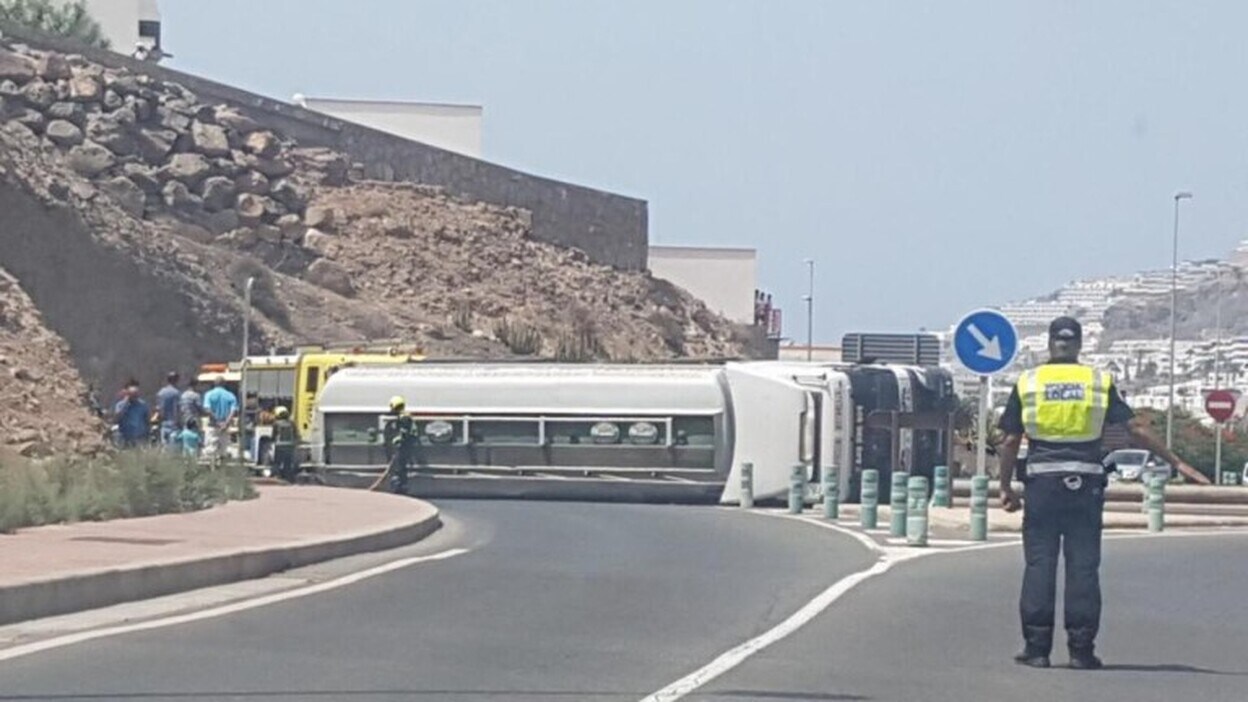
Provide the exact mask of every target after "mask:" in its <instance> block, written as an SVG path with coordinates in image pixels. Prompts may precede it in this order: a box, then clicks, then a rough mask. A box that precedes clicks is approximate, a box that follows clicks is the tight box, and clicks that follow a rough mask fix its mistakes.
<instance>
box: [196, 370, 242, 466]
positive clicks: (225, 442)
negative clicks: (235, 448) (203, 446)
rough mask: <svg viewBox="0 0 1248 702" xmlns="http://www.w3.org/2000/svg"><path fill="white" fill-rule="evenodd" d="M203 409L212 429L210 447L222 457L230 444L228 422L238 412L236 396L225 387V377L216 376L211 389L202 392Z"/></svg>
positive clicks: (232, 419)
mask: <svg viewBox="0 0 1248 702" xmlns="http://www.w3.org/2000/svg"><path fill="white" fill-rule="evenodd" d="M204 409H206V410H208V419H209V421H210V422H211V423H212V428H213V430H214V432H213V433H214V436H213V441H212V444H213V445H212V448H213V450H214V451H215V455H216V456H217V457H218V458H224V457H225V452H226V449H227V448H228V447H229V445H230V422H232V421H234V416H235V415H236V414H238V398H237V397H235V396H234V393H232V392H230V391H229V389H228V388H226V387H225V378H222V377H220V376H218V377H217V379H216V380H215V381H213V385H212V389H211V390H209V391H208V392H206V393H204Z"/></svg>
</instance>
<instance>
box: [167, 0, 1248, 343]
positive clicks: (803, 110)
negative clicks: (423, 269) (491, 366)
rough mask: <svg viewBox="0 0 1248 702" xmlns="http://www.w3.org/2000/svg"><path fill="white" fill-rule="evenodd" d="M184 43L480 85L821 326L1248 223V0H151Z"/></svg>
mask: <svg viewBox="0 0 1248 702" xmlns="http://www.w3.org/2000/svg"><path fill="white" fill-rule="evenodd" d="M160 7H161V10H162V12H163V18H164V38H165V44H166V48H167V49H168V50H169V51H171V52H173V53H174V54H175V55H176V59H175V60H173V61H172V62H170V64H169V65H170V66H171V67H174V68H178V69H181V70H187V71H191V72H194V73H199V74H202V75H205V76H208V77H211V78H215V79H218V80H222V81H226V82H230V83H234V84H237V85H240V86H242V87H245V88H249V89H252V90H255V91H258V92H261V93H264V94H267V95H272V96H275V97H278V98H282V99H287V100H288V99H290V96H291V95H293V94H294V93H296V92H302V93H307V94H309V95H320V96H339V97H376V98H400V99H415V100H428V101H450V102H469V103H479V104H482V105H484V106H485V134H484V148H485V152H486V154H487V156H488V158H489V159H490V160H493V161H497V162H499V163H503V164H506V165H509V166H514V167H517V168H521V169H524V170H528V171H531V172H534V173H538V174H542V175H547V176H552V177H556V178H563V179H567V180H571V181H574V182H577V183H583V184H586V185H590V186H594V187H599V188H604V189H608V190H612V191H616V192H620V193H625V194H628V195H634V196H637V197H641V198H644V199H646V200H648V201H649V203H650V236H651V241H652V242H657V243H663V244H677V243H679V244H710V245H732V246H751V247H756V248H757V249H758V250H759V259H760V267H759V277H760V281H761V284H762V285H763V286H765V287H767V288H769V289H770V290H772V291H773V292H774V294H775V298H776V300H777V302H778V304H780V305H782V306H783V307H785V308H786V309H787V311H788V315H787V324H786V327H787V328H786V331H787V332H789V333H791V334H793V335H795V336H798V337H799V338H804V337H805V329H804V322H803V321H802V320H803V319H804V314H803V313H802V312H801V302H800V296H801V295H802V294H803V292H804V289H805V270H804V267H803V264H802V259H803V258H806V257H812V258H815V259H816V260H817V261H818V282H817V292H816V299H817V305H816V322H815V327H816V337H817V338H819V339H824V340H832V339H835V338H839V335H840V333H841V332H843V331H847V330H853V331H911V330H915V329H917V328H919V327H921V326H927V327H929V328H935V327H944V326H946V325H948V324H950V323H952V322H953V321H955V319H956V318H957V317H958V316H959V315H960V313H962V312H964V311H966V310H968V309H971V308H973V307H977V306H980V305H985V304H996V303H1000V302H1004V301H1006V300H1008V299H1014V298H1022V297H1028V296H1031V295H1036V294H1042V293H1046V292H1048V291H1050V290H1052V289H1053V288H1055V287H1057V286H1058V285H1060V284H1062V283H1063V282H1065V281H1067V280H1070V279H1073V278H1077V277H1083V276H1092V275H1101V274H1109V273H1115V272H1118V273H1123V272H1130V271H1134V270H1137V269H1140V268H1147V267H1166V266H1168V265H1169V260H1170V234H1171V212H1172V209H1171V208H1172V203H1173V201H1172V199H1171V196H1172V195H1173V193H1174V192H1175V190H1176V189H1179V188H1189V189H1191V190H1192V191H1194V192H1195V194H1196V197H1195V199H1194V200H1193V201H1191V202H1189V203H1185V204H1184V208H1185V209H1184V213H1183V223H1182V241H1181V244H1180V254H1181V256H1183V257H1185V258H1201V257H1213V256H1221V255H1223V254H1225V253H1226V252H1228V251H1229V250H1230V249H1232V248H1233V247H1234V246H1235V244H1236V243H1237V242H1238V241H1239V239H1241V238H1243V237H1248V226H1246V225H1248V168H1246V166H1248V163H1246V161H1248V88H1246V87H1245V75H1248V71H1246V69H1248V61H1246V60H1245V59H1246V53H1248V42H1246V41H1245V39H1244V37H1245V34H1244V32H1245V28H1246V27H1248V3H1244V2H1239V1H1237V0H1227V1H1226V2H1196V1H1183V0H1176V1H1173V2H1160V1H1158V2H1149V1H1146V0H1119V1H1109V0H1098V1H1097V2H1075V1H1071V2H1054V1H1052V0H1047V1H1036V2H1005V1H1003V0H983V1H980V2H952V1H950V0H942V1H941V2H883V1H880V0H871V1H867V0H863V1H860V2H848V1H836V0H809V1H806V2H801V1H798V0H790V1H783V0H769V1H765V2H764V1H758V2H746V1H740V2H732V1H729V0H723V1H720V2H711V1H691V0H681V1H679V2H674V1H671V0H618V1H617V0H611V1H607V0H602V1H597V0H561V1H556V0H543V1H538V0H351V1H350V2H348V1H347V0H263V2H259V1H256V0H246V1H245V0H213V1H212V2H204V1H203V0H160Z"/></svg>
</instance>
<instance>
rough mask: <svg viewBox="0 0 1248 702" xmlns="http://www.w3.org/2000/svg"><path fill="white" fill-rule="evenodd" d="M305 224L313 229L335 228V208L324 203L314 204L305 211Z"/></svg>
mask: <svg viewBox="0 0 1248 702" xmlns="http://www.w3.org/2000/svg"><path fill="white" fill-rule="evenodd" d="M303 221H304V224H307V225H308V226H309V227H311V228H313V229H324V230H333V228H334V225H335V217H334V209H333V208H332V207H325V206H323V205H312V206H311V207H308V208H307V209H306V210H305V211H304V213H303Z"/></svg>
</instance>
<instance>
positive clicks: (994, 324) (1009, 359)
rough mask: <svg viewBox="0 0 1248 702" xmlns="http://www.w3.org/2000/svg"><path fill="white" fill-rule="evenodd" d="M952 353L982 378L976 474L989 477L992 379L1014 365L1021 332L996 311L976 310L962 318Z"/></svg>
mask: <svg viewBox="0 0 1248 702" xmlns="http://www.w3.org/2000/svg"><path fill="white" fill-rule="evenodd" d="M953 350H954V353H955V354H956V355H957V357H958V362H959V363H961V364H962V366H963V367H964V368H966V369H967V370H969V371H970V372H972V373H975V374H976V375H978V376H979V377H980V381H979V424H978V429H979V447H978V450H977V452H976V461H975V462H976V465H975V474H976V475H987V474H988V466H987V462H988V458H987V452H988V413H989V411H990V410H991V409H992V402H991V398H990V397H989V395H990V394H991V391H992V376H993V375H995V374H997V373H1000V372H1001V371H1003V370H1005V369H1006V368H1008V367H1009V366H1010V364H1011V363H1013V362H1014V356H1015V354H1017V353H1018V331H1016V330H1015V329H1014V325H1013V324H1012V323H1011V322H1010V320H1009V319H1007V318H1006V316H1005V315H1003V314H1001V313H1000V312H997V311H996V310H976V311H974V312H971V313H970V314H968V315H966V316H965V317H963V318H962V321H960V322H958V326H957V327H955V328H954V332H953Z"/></svg>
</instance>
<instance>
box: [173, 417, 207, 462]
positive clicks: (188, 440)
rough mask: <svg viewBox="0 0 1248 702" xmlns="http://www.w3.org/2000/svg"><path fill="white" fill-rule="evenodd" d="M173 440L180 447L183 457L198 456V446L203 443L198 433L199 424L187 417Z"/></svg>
mask: <svg viewBox="0 0 1248 702" xmlns="http://www.w3.org/2000/svg"><path fill="white" fill-rule="evenodd" d="M174 441H175V442H176V443H177V445H178V446H179V447H181V449H182V455H183V456H184V457H186V458H198V457H199V448H200V446H202V445H203V437H202V436H200V435H199V424H198V423H197V422H196V421H195V420H194V419H188V420H187V421H186V426H185V427H183V428H182V430H181V431H179V432H178V433H177V434H175V435H174Z"/></svg>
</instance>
